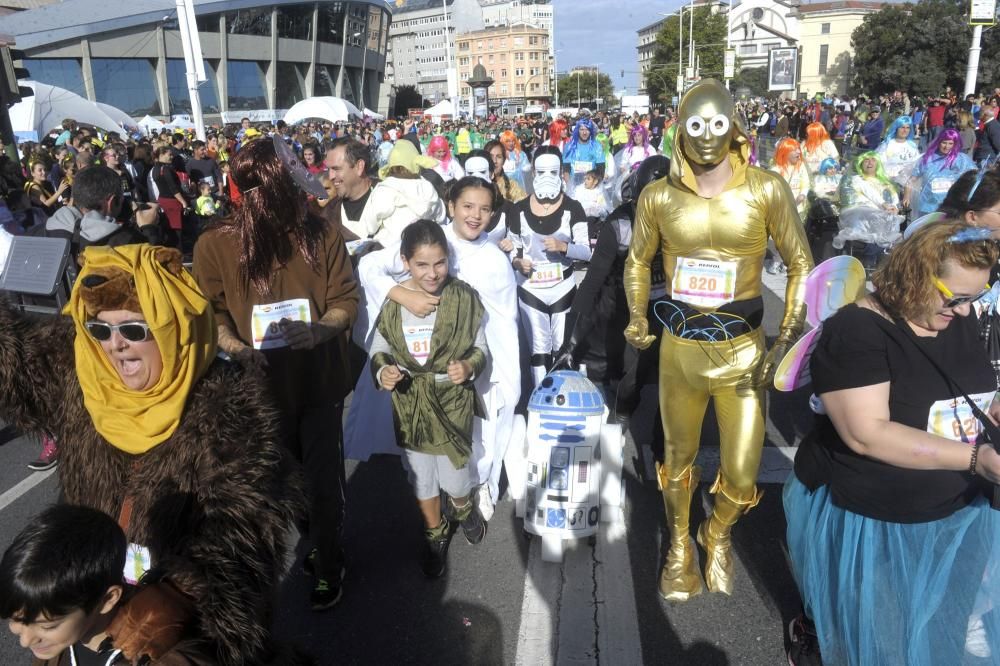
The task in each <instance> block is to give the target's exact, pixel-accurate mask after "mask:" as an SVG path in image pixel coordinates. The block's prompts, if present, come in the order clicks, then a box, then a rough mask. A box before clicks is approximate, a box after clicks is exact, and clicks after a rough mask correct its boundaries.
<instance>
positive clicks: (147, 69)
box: [90, 58, 187, 116]
mask: <svg viewBox="0 0 1000 666" xmlns="http://www.w3.org/2000/svg"><path fill="white" fill-rule="evenodd" d="M181 64H182V65H183V62H182V63H181ZM90 67H91V71H92V72H93V74H94V94H95V95H96V97H97V101H98V102H104V103H105V104H110V105H111V106H114V107H117V108H119V109H121V110H122V111H124V112H125V113H127V114H129V115H130V116H144V115H146V114H154V115H155V114H159V113H160V102H159V100H157V98H156V67H155V65H154V63H153V61H152V60H148V59H146V58H92V59H91V61H90ZM186 94H187V91H186V90H185V95H186Z"/></svg>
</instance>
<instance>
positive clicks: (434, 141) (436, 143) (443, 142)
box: [427, 134, 451, 169]
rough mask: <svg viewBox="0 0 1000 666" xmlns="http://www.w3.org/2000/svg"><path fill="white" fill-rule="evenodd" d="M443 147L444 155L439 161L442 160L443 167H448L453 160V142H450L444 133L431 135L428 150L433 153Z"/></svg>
mask: <svg viewBox="0 0 1000 666" xmlns="http://www.w3.org/2000/svg"><path fill="white" fill-rule="evenodd" d="M441 148H444V157H442V158H441V159H440V160H438V161H439V162H441V166H442V167H444V168H445V169H447V168H448V163H449V162H451V144H449V143H448V139H447V138H446V137H445V136H444V135H441V134H435V135H434V136H433V137H431V142H430V144H428V146H427V152H428V153H429V154H430V155H433V154H434V153H435V152H437V151H438V150H439V149H441Z"/></svg>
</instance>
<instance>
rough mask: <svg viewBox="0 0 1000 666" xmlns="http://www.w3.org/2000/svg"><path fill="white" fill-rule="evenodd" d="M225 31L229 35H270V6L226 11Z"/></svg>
mask: <svg viewBox="0 0 1000 666" xmlns="http://www.w3.org/2000/svg"><path fill="white" fill-rule="evenodd" d="M226 31H227V32H228V33H229V34H230V35H256V36H258V37H270V36H271V8H270V7H264V8H259V9H238V10H236V11H235V12H226Z"/></svg>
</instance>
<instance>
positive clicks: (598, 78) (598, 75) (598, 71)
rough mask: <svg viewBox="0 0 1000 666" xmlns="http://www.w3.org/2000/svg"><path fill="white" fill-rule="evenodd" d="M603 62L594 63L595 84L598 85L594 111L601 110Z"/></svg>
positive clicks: (595, 93)
mask: <svg viewBox="0 0 1000 666" xmlns="http://www.w3.org/2000/svg"><path fill="white" fill-rule="evenodd" d="M603 64H604V63H603V62H599V63H597V64H596V65H594V85H595V86H597V87H596V89H595V91H594V111H595V112H597V111H600V110H601V65H603Z"/></svg>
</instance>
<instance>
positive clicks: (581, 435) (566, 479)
mask: <svg viewBox="0 0 1000 666" xmlns="http://www.w3.org/2000/svg"><path fill="white" fill-rule="evenodd" d="M607 418H608V409H607V407H605V405H604V398H603V397H602V396H601V392H600V391H599V390H598V389H597V387H596V386H594V384H593V383H592V382H591V381H590V380H589V379H587V378H586V377H585V376H584V375H582V374H580V373H579V372H576V371H573V370H557V371H554V372H551V373H549V375H548V376H546V377H545V379H543V380H542V382H541V384H539V385H538V387H537V388H536V389H535V390H534V391H533V392H532V394H531V400H530V401H529V402H528V420H527V423H525V421H524V419H523V417H518V422H517V423H516V424H515V430H514V436H513V438H512V439H511V444H510V446H509V447H508V449H507V454H506V456H505V457H504V462H505V464H506V466H507V477H508V480H509V481H510V493H511V495H512V496H513V498H514V500H515V501H516V506H517V515H518V517H519V518H523V519H524V529H525V530H527V531H528V532H529V533H530V534H537V535H538V536H541V537H542V559H543V560H545V561H548V562H559V561H562V556H563V541H564V540H566V539H579V538H581V537H589V536H592V535H594V534H596V533H597V529H598V525H599V523H600V521H602V520H603V521H604V522H620V521H621V520H622V476H621V472H622V456H623V447H622V444H623V439H622V429H621V426H620V425H617V424H611V425H609V424H607V423H605V422H606V421H607Z"/></svg>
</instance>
